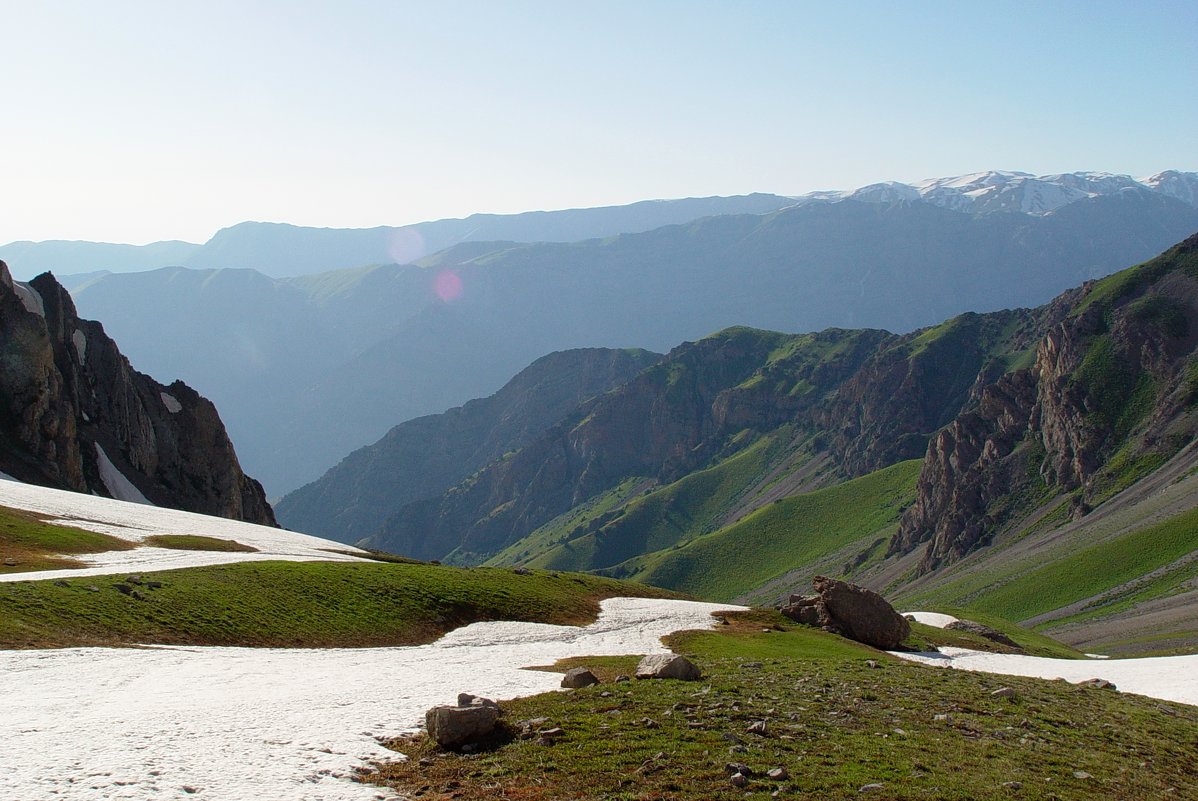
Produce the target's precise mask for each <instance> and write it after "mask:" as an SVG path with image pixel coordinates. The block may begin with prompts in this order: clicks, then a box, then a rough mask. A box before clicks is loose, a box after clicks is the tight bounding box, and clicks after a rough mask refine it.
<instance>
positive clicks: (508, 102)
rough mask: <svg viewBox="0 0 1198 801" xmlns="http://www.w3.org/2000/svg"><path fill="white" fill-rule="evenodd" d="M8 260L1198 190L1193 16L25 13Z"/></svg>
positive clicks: (9, 187)
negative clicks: (392, 228)
mask: <svg viewBox="0 0 1198 801" xmlns="http://www.w3.org/2000/svg"><path fill="white" fill-rule="evenodd" d="M0 9H2V16H0V19H3V22H4V28H5V32H6V36H5V45H4V56H5V64H4V68H3V70H0V98H2V101H3V108H4V124H3V129H2V133H0V137H2V139H0V144H2V147H0V187H2V191H0V243H4V242H10V241H14V240H34V241H41V240H46V239H83V240H94V241H106V242H129V243H135V244H141V243H145V242H150V241H155V240H164V239H182V240H186V241H191V242H203V241H205V240H206V239H208V237H210V236H211V235H212V234H213V233H215V232H216V231H217V230H218V229H219V228H222V227H225V226H228V225H232V224H235V223H237V222H241V221H244V220H262V221H274V222H290V223H294V224H298V225H314V226H330V227H351V228H357V227H369V226H374V225H402V224H406V223H413V222H419V221H422V220H431V219H439V218H443V217H463V216H466V215H469V214H471V213H474V212H496V213H514V212H520V211H527V210H533V209H558V208H576V207H588V206H601V205H613V204H620V203H628V202H633V201H636V200H643V199H647V198H670V197H691V196H708V195H735V194H744V193H748V192H774V193H778V194H786V195H793V194H801V193H805V192H809V191H814V190H818V189H851V188H855V187H857V186H861V185H864V184H868V183H873V182H875V181H881V180H900V181H916V180H921V179H924V178H931V177H941V176H946V175H958V174H962V173H968V172H976V171H980V170H987V169H1009V170H1024V171H1027V172H1032V173H1038V174H1044V173H1052V172H1069V171H1074V170H1101V171H1108V172H1116V173H1127V174H1131V175H1136V176H1144V175H1150V174H1152V173H1155V172H1159V171H1161V170H1164V169H1181V170H1198V146H1195V142H1196V141H1198V140H1196V139H1195V135H1194V131H1195V130H1198V36H1195V35H1194V32H1195V31H1198V3H1194V2H1192V0H1178V1H1177V2H1150V1H1149V2H1138V3H1134V4H1132V3H1126V2H1103V1H1102V0H1086V1H1085V2H1072V0H1059V1H1058V2H984V1H983V0H977V1H976V2H974V0H970V2H907V3H894V2H876V3H875V2H856V3H855V2H844V3H829V2H823V1H821V2H800V0H780V1H779V2H771V1H770V0H758V1H757V2H733V1H732V0H729V2H710V1H709V0H679V1H678V2H674V1H672V0H639V1H638V2H621V0H605V2H582V1H581V0H578V1H577V2H575V1H573V0H572V2H569V3H562V2H516V1H515V0H513V1H511V2H505V1H504V0H479V1H477V2H455V0H429V1H428V2H424V1H423V0H421V1H420V2H417V1H416V0H412V1H410V2H409V1H406V0H391V1H390V2H388V1H386V0H371V1H368V0H339V2H332V0H330V1H329V2H307V1H306V0H288V1H287V2H274V1H273V0H261V1H260V2H247V1H246V0H240V1H239V2H226V1H225V0H204V2H189V1H188V0H177V1H174V0H172V2H165V3H164V2H161V0H151V1H147V2H141V1H140V0H109V2H106V3H95V2H92V0H83V1H82V2H63V1H60V0H39V2H36V3H30V2H18V0H0Z"/></svg>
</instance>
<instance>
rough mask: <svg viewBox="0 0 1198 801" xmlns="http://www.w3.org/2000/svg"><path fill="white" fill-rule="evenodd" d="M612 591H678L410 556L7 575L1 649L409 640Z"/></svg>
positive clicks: (543, 618)
mask: <svg viewBox="0 0 1198 801" xmlns="http://www.w3.org/2000/svg"><path fill="white" fill-rule="evenodd" d="M614 596H640V597H651V598H661V597H678V596H677V595H675V594H673V593H670V592H668V591H665V590H658V589H654V588H650V587H644V586H638V585H635V584H631V583H629V582H622V581H615V580H612V579H606V578H600V577H597V576H584V575H579V574H569V573H545V572H539V571H538V572H533V573H529V574H520V573H515V572H513V571H511V570H501V569H497V568H470V569H463V568H453V567H445V566H441V565H431V564H423V563H413V562H407V563H404V562H356V563H353V562H348V563H347V562H244V563H239V564H229V565H216V566H212V567H194V568H185V569H180V570H167V571H160V572H147V573H142V574H139V575H138V576H135V577H127V576H125V575H120V574H118V575H115V576H90V577H82V578H78V579H69V580H58V581H53V582H51V581H33V580H31V581H14V582H3V583H0V648H41V647H66V646H79V645H131V644H136V643H169V644H179V645H238V646H274V647H303V648H316V647H360V646H384V645H414V644H419V643H424V642H430V641H432V640H434V639H436V638H437V637H438V636H440V635H441V634H443V633H445V632H446V631H449V630H451V629H454V628H457V627H459V626H464V625H467V624H469V623H474V622H477V621H482V620H518V621H535V622H544V623H558V624H582V623H587V622H590V621H592V620H593V619H594V618H595V616H596V615H597V614H598V611H599V601H600V600H602V599H604V598H610V597H614Z"/></svg>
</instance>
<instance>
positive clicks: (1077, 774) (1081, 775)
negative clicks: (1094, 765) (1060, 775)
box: [1073, 770, 1094, 779]
mask: <svg viewBox="0 0 1198 801" xmlns="http://www.w3.org/2000/svg"><path fill="white" fill-rule="evenodd" d="M1073 778H1075V779H1093V778H1094V777H1093V776H1091V775H1090V774H1089V773H1086V772H1085V771H1084V770H1075V771H1073Z"/></svg>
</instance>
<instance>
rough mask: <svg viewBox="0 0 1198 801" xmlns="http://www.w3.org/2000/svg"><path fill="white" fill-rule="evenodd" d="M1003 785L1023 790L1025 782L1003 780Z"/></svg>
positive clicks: (1011, 788)
mask: <svg viewBox="0 0 1198 801" xmlns="http://www.w3.org/2000/svg"><path fill="white" fill-rule="evenodd" d="M1002 786H1003V787H1005V788H1007V789H1008V790H1022V789H1023V782H1003V783H1002Z"/></svg>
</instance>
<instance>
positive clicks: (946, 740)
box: [368, 618, 1198, 801]
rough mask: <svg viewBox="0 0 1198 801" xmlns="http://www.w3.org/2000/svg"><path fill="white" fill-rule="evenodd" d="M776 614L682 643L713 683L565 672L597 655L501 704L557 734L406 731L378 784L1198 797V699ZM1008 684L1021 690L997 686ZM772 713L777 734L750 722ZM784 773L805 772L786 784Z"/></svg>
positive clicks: (624, 794) (446, 788)
mask: <svg viewBox="0 0 1198 801" xmlns="http://www.w3.org/2000/svg"><path fill="white" fill-rule="evenodd" d="M763 622H768V621H763V620H759V619H757V618H753V619H751V620H748V621H746V623H747V624H748V625H743V626H738V625H737V624H735V623H734V625H733V626H729V627H724V628H723V629H722V630H720V631H718V632H702V633H697V632H692V633H683V634H676V635H673V636H672V637H670V638H668V643H669V644H670V645H671V647H672V648H674V650H675V651H678V652H680V653H684V654H686V655H688V656H689V657H691V658H692V659H693V660H694V661H695V662H696V664H698V665H699V667H700V668H701V669H702V671H703V673H704V679H703V680H702V681H701V682H698V683H691V682H680V681H668V680H667V681H633V682H629V683H620V684H612V683H610V682H611V679H612V677H613V676H614V675H616V674H619V673H624V674H628V673H631V672H632V669H633V668H634V667H635V665H636V658H635V657H628V658H607V659H604V660H595V661H592V660H588V659H578V660H569V662H568V664H567V663H563V664H562V665H560V666H559V667H560V668H565V667H568V666H575V665H586V666H588V667H595V672H596V673H597V674H598V675H599V676H600V677H601V678H602V679H603V680H604V684H601V685H598V686H594V687H589V688H585V689H581V690H575V691H573V692H569V693H547V694H544V695H539V696H534V697H531V698H523V699H517V700H513V701H508V702H504V704H503V708H504V718H503V720H504V721H505V724H506V725H507V726H509V727H511V729H514V728H515V726H516V723H517V722H518V721H521V720H528V719H531V718H538V717H540V718H546V719H547V720H546V721H545V723H544V725H543V728H549V727H553V726H557V727H560V728H561V729H562V735H561V737H560V739H558V740H557V741H556V743H555V744H553V745H544V744H541V743H538V742H537V741H536V740H535V739H523V740H522V739H511V740H509V741H505V740H504V739H503V738H498V739H497V741H496V742H495V743H494V744H493V748H491V749H490V750H487V751H485V752H484V753H482V754H473V755H466V756H463V755H459V754H454V753H449V752H444V751H441V750H439V749H437V748H435V747H434V746H433V745H431V744H430V743H429V742H428V741H427V740H426V739H423V738H420V737H417V738H413V739H404V740H399V741H396V742H395V743H394V747H396V748H397V749H399V750H401V751H402V752H403V753H405V754H407V755H409V756H410V757H411V759H410V760H409V761H407V762H404V763H392V764H389V765H386V766H379V772H377V773H375V774H373V775H371V776H370V777H369V778H368V781H371V782H374V783H378V784H386V785H389V786H390V787H392V788H395V789H396V790H397V791H398V792H399V793H400V794H402V795H405V796H416V795H418V794H419V795H423V796H425V797H437V798H441V797H452V798H456V799H460V801H481V799H491V798H500V797H502V798H519V799H528V800H530V801H531V800H533V799H536V800H538V801H539V800H541V799H544V800H545V801H548V800H549V799H573V801H592V800H594V801H599V799H603V800H604V801H608V800H609V799H618V800H620V801H633V800H634V799H636V800H638V801H639V800H640V799H646V800H647V799H655V800H660V801H665V800H666V799H698V798H703V799H712V800H713V801H723V800H726V801H742V800H743V799H744V798H746V797H747V798H754V799H755V798H769V797H771V794H773V795H776V796H779V797H782V798H794V799H802V801H817V800H818V801H839V800H847V799H857V798H862V797H866V798H882V799H917V798H918V799H923V798H930V799H939V800H940V801H950V800H951V801H966V799H969V801H973V799H982V798H987V799H988V798H1020V799H1044V800H1045V801H1046V800H1047V799H1056V800H1057V801H1083V800H1085V801H1089V799H1095V798H1119V799H1136V798H1164V797H1171V798H1194V797H1198V772H1196V771H1195V769H1194V765H1195V764H1198V710H1195V709H1194V708H1192V707H1185V706H1182V705H1178V704H1165V703H1162V702H1159V701H1156V700H1154V699H1150V698H1142V697H1138V696H1132V695H1124V694H1120V693H1115V692H1111V691H1109V690H1096V689H1089V688H1082V687H1076V686H1073V685H1070V684H1066V683H1064V682H1050V681H1041V680H1036V679H1025V678H1018V677H1009V676H1002V677H998V676H992V675H988V674H981V673H970V672H967V671H959V670H943V669H938V668H931V667H924V666H920V665H913V664H909V663H904V662H901V661H899V660H897V659H894V658H892V657H890V656H888V655H885V654H880V653H878V652H876V651H871V650H870V649H867V648H865V647H863V646H858V645H856V644H854V643H850V642H848V641H845V640H842V639H840V638H838V637H833V636H831V635H827V634H823V633H822V632H818V631H812V630H809V629H803V628H799V627H796V626H793V625H789V624H777V623H774V624H773V625H771V626H769V628H770V631H769V632H768V633H765V632H762V623H763ZM867 660H873V662H874V665H875V666H874V667H871V666H870V665H869V664H868V662H867ZM596 663H597V664H596ZM1002 686H1007V687H1011V688H1013V689H1014V690H1015V692H1016V695H1015V697H1014V698H1013V699H1004V698H996V697H994V696H992V695H991V692H992V691H993V690H995V689H997V688H998V687H1002ZM937 716H940V718H939V719H937ZM761 720H765V721H767V723H768V728H767V733H766V735H765V736H760V735H757V734H751V733H749V732H748V731H747V728H748V727H749V725H750V724H752V723H754V722H756V721H761ZM729 762H738V763H743V764H745V765H747V766H748V767H749V768H750V769H751V771H752V774H751V775H750V776H749V784H748V786H747V787H745V788H743V789H742V788H738V787H735V786H733V784H732V783H731V782H730V781H729V778H728V776H729V774H728V773H727V772H726V771H725V765H726V764H727V763H729ZM773 768H784V769H785V770H786V771H787V773H788V774H789V775H788V776H787V777H786V778H780V779H771V778H769V777H768V776H767V775H766V772H767V771H769V770H770V769H773ZM1011 783H1015V784H1011ZM867 785H880V787H873V788H871V789H870V790H867V791H865V792H863V791H862V788H863V787H866V786H867Z"/></svg>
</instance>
